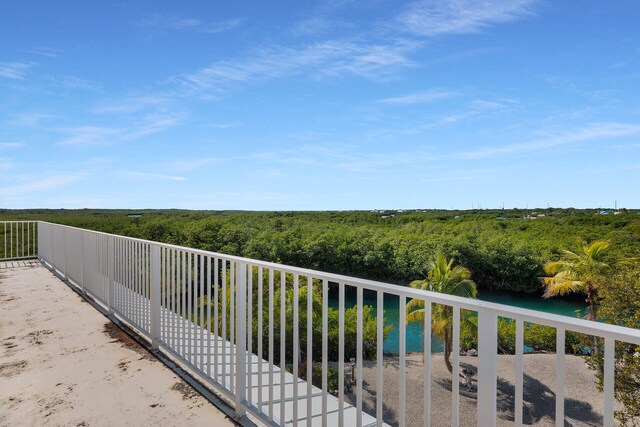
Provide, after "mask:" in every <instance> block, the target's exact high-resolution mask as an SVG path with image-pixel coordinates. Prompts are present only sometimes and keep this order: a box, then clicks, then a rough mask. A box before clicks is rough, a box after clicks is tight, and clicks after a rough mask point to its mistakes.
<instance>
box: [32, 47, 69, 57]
mask: <svg viewBox="0 0 640 427" xmlns="http://www.w3.org/2000/svg"><path fill="white" fill-rule="evenodd" d="M24 52H26V53H30V54H32V55H38V56H44V57H46V58H57V57H58V56H59V55H60V54H62V50H60V49H54V48H50V47H34V48H31V49H25V50H24Z"/></svg>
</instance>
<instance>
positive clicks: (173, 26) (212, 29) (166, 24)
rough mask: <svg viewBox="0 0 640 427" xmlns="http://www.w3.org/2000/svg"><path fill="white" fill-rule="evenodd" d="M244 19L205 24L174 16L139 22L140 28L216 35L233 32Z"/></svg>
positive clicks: (161, 16)
mask: <svg viewBox="0 0 640 427" xmlns="http://www.w3.org/2000/svg"><path fill="white" fill-rule="evenodd" d="M242 22H243V19H242V18H232V19H228V20H225V21H219V22H204V21H202V20H201V19H197V18H181V17H177V16H172V15H153V16H151V17H149V18H147V19H144V20H142V21H140V22H139V24H140V26H142V27H148V28H155V29H160V30H191V31H198V32H202V33H209V34H216V33H222V32H225V31H229V30H232V29H234V28H236V27H238V26H239V25H240V24H242Z"/></svg>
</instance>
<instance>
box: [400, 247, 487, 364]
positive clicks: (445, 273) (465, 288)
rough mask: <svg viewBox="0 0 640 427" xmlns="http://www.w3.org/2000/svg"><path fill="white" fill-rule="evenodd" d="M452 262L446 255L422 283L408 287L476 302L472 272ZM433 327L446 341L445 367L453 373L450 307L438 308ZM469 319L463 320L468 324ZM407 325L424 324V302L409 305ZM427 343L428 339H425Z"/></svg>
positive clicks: (438, 258) (433, 263)
mask: <svg viewBox="0 0 640 427" xmlns="http://www.w3.org/2000/svg"><path fill="white" fill-rule="evenodd" d="M453 262H454V261H453V259H450V260H447V258H446V257H445V256H444V255H443V254H438V255H437V256H436V257H435V259H434V260H432V261H431V262H430V263H429V267H428V271H427V277H426V279H423V280H414V281H413V282H411V283H410V284H409V286H411V287H412V288H417V289H424V290H427V291H433V292H440V293H443V294H449V295H456V296H460V297H467V298H475V297H476V294H477V290H476V284H475V283H474V282H473V280H471V272H470V271H469V269H468V268H466V267H462V266H459V265H456V266H454V265H453ZM431 319H432V322H431V325H432V326H431V327H432V329H433V333H434V334H435V335H436V336H437V337H438V338H440V339H441V340H443V341H444V363H445V365H447V369H448V370H449V372H452V371H453V367H452V366H451V360H450V358H451V351H452V347H453V346H452V344H453V343H452V338H453V334H452V330H451V327H452V319H453V310H452V307H451V306H446V305H442V304H436V305H435V307H434V309H433V310H432V314H431ZM464 319H466V317H463V321H465V320H464ZM406 321H407V322H424V301H422V300H420V299H413V300H411V301H409V303H408V304H407V314H406ZM425 339H429V338H428V337H425Z"/></svg>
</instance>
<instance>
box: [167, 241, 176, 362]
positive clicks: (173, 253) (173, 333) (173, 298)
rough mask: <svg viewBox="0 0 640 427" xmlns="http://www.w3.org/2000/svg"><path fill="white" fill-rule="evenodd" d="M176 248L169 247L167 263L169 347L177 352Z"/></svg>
mask: <svg viewBox="0 0 640 427" xmlns="http://www.w3.org/2000/svg"><path fill="white" fill-rule="evenodd" d="M176 258H177V255H176V250H175V249H169V263H170V265H171V295H170V298H171V310H170V313H171V349H172V350H173V351H175V352H176V353H177V348H178V347H177V346H178V343H177V341H176V317H177V312H178V308H177V307H176V296H177V290H178V285H177V281H176V276H177V270H178V266H177V264H178V263H177V262H176Z"/></svg>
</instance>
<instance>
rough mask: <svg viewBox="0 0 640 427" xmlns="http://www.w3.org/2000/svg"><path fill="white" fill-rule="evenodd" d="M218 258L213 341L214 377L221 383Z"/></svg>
mask: <svg viewBox="0 0 640 427" xmlns="http://www.w3.org/2000/svg"><path fill="white" fill-rule="evenodd" d="M218 277H219V276H218V258H215V259H214V260H213V299H214V301H215V302H214V306H213V329H214V330H215V335H214V336H213V339H214V340H215V343H214V346H213V352H214V358H213V360H214V365H213V376H214V377H215V380H216V381H219V378H218V365H220V359H218V356H219V354H220V353H219V352H218V349H219V346H220V329H219V325H218V307H219V305H220V301H219V300H218V292H219V290H218V288H219V287H220V282H219V279H218ZM222 284H223V286H224V280H223V281H222Z"/></svg>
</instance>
